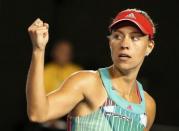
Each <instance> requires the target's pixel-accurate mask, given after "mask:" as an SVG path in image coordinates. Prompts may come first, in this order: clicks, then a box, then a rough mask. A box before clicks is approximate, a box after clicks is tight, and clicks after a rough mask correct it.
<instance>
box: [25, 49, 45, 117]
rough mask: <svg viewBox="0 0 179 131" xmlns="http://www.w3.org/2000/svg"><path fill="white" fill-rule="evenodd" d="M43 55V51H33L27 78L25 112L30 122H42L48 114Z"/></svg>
mask: <svg viewBox="0 0 179 131" xmlns="http://www.w3.org/2000/svg"><path fill="white" fill-rule="evenodd" d="M44 54H45V51H42V50H33V53H32V60H31V64H30V68H29V72H28V76H27V83H26V97H27V112H28V116H29V119H30V120H32V121H44V119H45V115H46V114H47V112H48V101H47V97H46V94H45V88H44Z"/></svg>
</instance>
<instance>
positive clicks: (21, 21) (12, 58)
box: [0, 0, 179, 131]
mask: <svg viewBox="0 0 179 131" xmlns="http://www.w3.org/2000/svg"><path fill="white" fill-rule="evenodd" d="M126 8H138V9H142V10H145V11H147V12H148V14H149V15H150V16H151V17H152V19H153V21H154V22H155V24H156V27H157V34H156V37H155V43H156V46H155V49H154V51H153V53H152V54H151V55H150V56H149V57H148V58H147V59H146V60H145V62H144V65H143V67H142V69H141V72H140V74H139V78H138V79H139V80H141V82H142V83H143V84H144V85H146V86H145V89H146V90H147V91H148V92H149V94H151V95H152V96H153V97H154V98H155V100H156V103H157V114H156V120H155V123H154V127H153V131H179V104H178V99H179V95H178V94H179V93H178V92H179V86H178V78H179V77H178V74H179V72H178V71H179V70H178V67H179V64H178V57H179V52H178V49H179V27H178V25H179V14H178V12H179V4H178V2H177V0H176V1H173V0H170V1H164V0H24V1H23V0H14V1H13V0H0V16H1V17H0V39H1V41H0V69H1V72H0V73H1V75H0V76H1V79H0V80H1V87H0V90H1V93H0V94H1V95H0V113H1V115H0V131H24V130H25V129H26V126H27V125H29V121H28V118H27V113H26V98H25V82H26V77H27V71H28V68H29V64H30V60H31V51H32V50H31V49H32V48H31V42H30V39H29V37H28V33H27V28H28V26H29V25H30V24H31V23H32V22H33V21H34V20H35V19H36V18H37V17H39V18H41V19H42V20H44V21H46V22H48V23H49V25H50V40H49V43H48V46H47V49H46V62H48V61H50V53H49V52H50V49H51V47H52V45H53V43H54V41H55V40H56V39H58V38H67V39H70V40H71V41H72V42H73V44H74V53H75V56H74V62H75V63H78V64H80V65H81V66H83V67H84V69H94V70H95V69H98V68H99V67H104V66H109V65H110V64H111V59H110V52H109V47H108V40H107V38H106V36H107V35H108V34H109V32H108V25H109V24H110V22H111V20H112V18H114V16H115V15H116V13H117V12H118V11H120V10H122V9H126ZM177 127H178V128H177Z"/></svg>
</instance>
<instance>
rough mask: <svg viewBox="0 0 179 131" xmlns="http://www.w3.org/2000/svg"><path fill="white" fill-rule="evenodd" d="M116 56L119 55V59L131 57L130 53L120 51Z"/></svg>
mask: <svg viewBox="0 0 179 131" xmlns="http://www.w3.org/2000/svg"><path fill="white" fill-rule="evenodd" d="M118 57H119V59H120V60H128V59H129V58H131V56H130V55H128V54H125V53H121V54H119V56H118Z"/></svg>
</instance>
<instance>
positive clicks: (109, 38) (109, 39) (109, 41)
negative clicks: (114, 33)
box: [107, 35, 112, 48]
mask: <svg viewBox="0 0 179 131" xmlns="http://www.w3.org/2000/svg"><path fill="white" fill-rule="evenodd" d="M107 38H108V43H109V47H110V48H111V41H112V40H111V36H110V35H109V36H107Z"/></svg>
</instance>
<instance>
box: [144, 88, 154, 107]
mask: <svg viewBox="0 0 179 131" xmlns="http://www.w3.org/2000/svg"><path fill="white" fill-rule="evenodd" d="M144 95H145V100H146V104H147V107H148V108H152V107H155V106H156V103H155V100H154V98H153V97H152V96H151V95H150V94H149V93H147V92H146V91H144Z"/></svg>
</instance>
